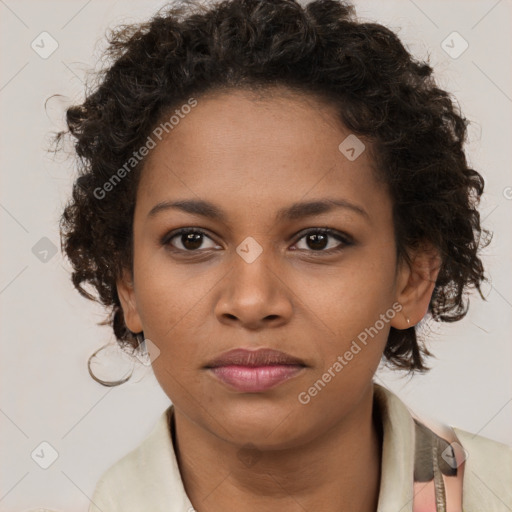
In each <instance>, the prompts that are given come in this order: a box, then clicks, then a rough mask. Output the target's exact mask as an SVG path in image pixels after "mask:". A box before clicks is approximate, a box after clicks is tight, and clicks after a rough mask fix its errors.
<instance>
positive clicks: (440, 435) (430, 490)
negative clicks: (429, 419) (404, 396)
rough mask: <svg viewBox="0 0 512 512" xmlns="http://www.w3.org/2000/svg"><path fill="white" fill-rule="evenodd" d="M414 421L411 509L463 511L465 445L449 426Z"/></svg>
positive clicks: (416, 510)
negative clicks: (412, 496)
mask: <svg viewBox="0 0 512 512" xmlns="http://www.w3.org/2000/svg"><path fill="white" fill-rule="evenodd" d="M414 424H415V457H414V500H413V512H462V482H463V478H464V462H465V459H466V452H465V450H464V448H463V447H462V445H461V444H460V443H459V440H458V439H457V436H456V435H455V432H454V431H453V429H452V428H450V427H448V426H445V425H442V426H439V425H438V426H435V427H433V426H432V425H431V428H429V427H427V426H426V425H425V424H424V423H423V422H420V421H419V420H417V419H416V418H415V419H414Z"/></svg>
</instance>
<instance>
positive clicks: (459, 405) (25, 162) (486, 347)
mask: <svg viewBox="0 0 512 512" xmlns="http://www.w3.org/2000/svg"><path fill="white" fill-rule="evenodd" d="M162 5H163V2H161V1H144V2H143V1H142V0H138V1H135V0H131V1H123V2H121V1H113V0H108V1H105V0H101V1H100V0H89V1H82V0H80V1H77V0H74V1H66V2H65V1H53V2H52V1H35V0H33V1H22V0H17V1H15V0H0V16H1V18H0V20H1V21H0V37H1V41H2V60H1V77H0V106H1V122H2V135H1V141H0V159H1V195H0V229H1V236H2V245H1V258H2V259H1V261H2V267H1V275H0V308H1V310H0V311H1V318H0V326H1V335H2V336H1V343H2V355H1V357H0V371H1V396H0V430H1V434H2V445H1V452H0V460H1V461H2V464H1V469H0V471H1V473H0V510H1V511H18V510H19V511H21V510H29V509H31V508H36V507H47V508H51V509H54V510H62V511H63V510H66V511H75V510H77V511H78V510H83V511H85V510H86V509H87V507H88V504H89V498H88V497H89V496H91V493H92V491H93V488H94V486H95V483H96V481H97V480H98V478H99V476H100V474H101V473H102V472H103V471H104V470H105V469H106V468H107V467H108V466H109V465H111V464H112V463H113V462H114V461H115V460H117V459H118V458H119V457H121V456H122V455H124V454H125V453H127V452H128V451H129V450H130V449H132V448H134V447H135V446H136V445H137V444H138V443H139V442H140V441H141V440H142V439H143V438H144V437H145V436H146V435H147V434H148V432H149V431H150V429H151V428H152V426H153V424H154V423H155V421H156V419H157V418H158V416H159V415H160V414H161V412H162V411H163V410H164V409H165V408H166V407H167V406H168V403H169V402H168V399H167V397H166V396H165V395H164V393H163V392H162V391H161V390H160V388H159V386H158V384H157V383H156V381H155V379H154V377H153V375H152V373H151V370H150V369H146V371H145V372H144V371H141V370H138V374H137V380H138V382H134V381H130V382H129V383H128V384H125V385H123V386H121V387H118V388H104V387H102V386H100V385H99V384H97V383H95V382H94V381H93V380H92V379H91V378H90V377H89V375H88V373H87V368H86V361H87V358H88V356H89V355H90V354H91V353H92V352H93V351H94V350H95V349H97V348H98V347H100V346H101V345H102V344H104V343H106V342H108V341H113V336H112V335H111V333H110V329H109V328H108V327H99V326H97V325H96V323H97V322H98V321H100V320H101V319H102V318H103V311H102V309H101V308H100V307H99V306H97V305H94V304H91V303H89V302H88V301H86V300H85V299H82V298H81V297H80V296H79V295H78V293H77V292H76V291H75V290H74V289H73V287H72V285H71V282H70V279H69V275H68V269H69V267H68V264H67V263H66V262H65V261H64V260H63V258H62V255H61V254H60V251H59V252H57V254H55V255H54V256H53V257H50V256H51V253H48V255H47V259H48V261H46V262H43V261H41V260H40V258H41V257H43V256H44V253H42V252H41V249H40V246H36V244H37V243H40V244H44V243H45V242H40V240H41V239H42V238H43V237H47V238H48V239H49V240H50V241H51V242H52V243H53V244H54V245H55V246H57V247H58V246H59V235H58V228H57V222H58V217H59V215H60V213H61V210H62V207H63V204H64V202H65V201H66V199H67V196H68V194H69V192H70V187H71V180H72V177H73V160H72V159H69V158H68V159H66V158H64V157H63V156H62V155H61V156H58V157H57V158H54V157H53V156H52V155H49V154H48V153H46V151H45V148H46V147H47V145H48V134H49V132H51V131H55V130H58V129H59V128H61V127H62V126H63V113H64V108H65V107H66V106H67V105H69V104H71V103H73V102H77V101H79V100H80V98H81V97H82V94H83V83H82V81H83V79H84V72H85V70H87V69H90V68H93V67H94V66H95V65H96V63H97V59H98V57H99V55H100V52H101V49H102V48H104V46H105V43H104V40H103V35H104V33H105V29H106V28H107V27H113V26H115V25H117V24H119V23H126V22H134V21H139V20H141V19H145V18H147V17H149V16H150V15H151V14H153V13H154V12H155V11H156V9H157V8H158V7H160V6H162ZM356 7H357V10H358V14H359V15H360V17H362V18H364V19H368V20H377V21H379V22H381V23H383V24H386V25H388V26H389V27H390V28H392V29H394V30H398V31H399V35H400V37H401V38H402V40H403V41H404V42H405V43H406V44H407V46H408V47H409V49H410V50H411V51H412V52H413V54H415V55H416V56H417V57H419V58H426V57H427V56H430V59H431V63H432V64H433V65H434V67H435V69H436V70H437V77H438V80H439V83H440V85H441V86H442V87H444V88H447V89H448V90H450V91H451V92H453V93H454V94H455V95H456V97H457V98H458V101H459V102H460V104H461V107H462V109H463V112H464V113H465V115H466V116H467V117H468V118H469V119H470V120H471V121H472V123H473V124H472V126H471V128H470V132H469V135H470V140H469V146H468V152H469V157H470V161H471V163H472V165H473V166H474V167H475V168H476V169H478V170H480V171H481V172H482V174H483V175H484V176H485V178H486V181H487V188H486V194H485V199H484V201H483V203H482V213H483V218H484V221H485V225H486V226H487V227H488V228H490V229H492V230H493V231H494V233H495V234H494V241H493V243H492V245H491V246H490V247H489V248H488V249H487V250H486V251H485V264H486V265H487V268H488V270H489V272H490V275H491V276H492V279H493V284H492V286H486V288H485V289H486V294H487V295H488V301H487V302H483V301H481V300H480V299H478V298H477V297H476V298H475V300H474V301H473V303H472V306H471V308H470V312H469V315H468V316H467V318H466V319H464V320H463V321H461V322H458V323H455V324H452V325H444V324H443V325H439V324H435V325H433V326H432V327H431V328H432V329H433V331H434V332H433V334H432V336H431V342H430V348H431V349H432V350H433V351H434V352H435V354H436V355H437V360H433V361H432V364H433V365H435V367H434V369H433V370H432V371H431V372H430V373H429V374H427V375H426V376H416V377H415V378H413V379H412V380H409V379H407V378H398V376H395V375H391V374H390V373H389V372H387V371H380V372H379V374H378V381H379V382H381V383H384V384H385V385H387V386H388V387H389V388H390V389H392V390H393V391H395V392H396V393H397V394H398V395H399V396H400V397H401V398H402V399H403V400H404V401H405V402H406V403H407V404H408V405H409V406H410V407H411V409H412V410H413V411H414V412H416V413H417V414H422V415H425V416H427V417H433V418H436V419H438V420H439V421H443V422H446V423H449V424H451V425H455V426H458V427H460V428H463V429H465V430H468V431H471V432H474V433H479V434H480V435H484V436H487V437H490V438H492V439H495V440H499V441H502V442H506V443H512V429H511V424H512V404H511V400H512V386H511V379H512V372H511V371H510V368H511V361H512V357H511V355H512V346H511V343H510V342H511V332H512V315H511V307H512V305H511V304H512V292H511V289H512V286H511V285H512V275H511V272H510V267H511V265H510V263H511V262H510V259H511V258H510V255H511V253H512V248H511V244H512V231H511V229H510V224H511V222H510V221H511V213H512V200H511V197H512V188H510V187H512V176H511V169H512V165H511V163H512V162H511V160H512V159H511V141H512V134H511V123H510V114H511V106H512V99H511V96H512V92H511V89H512V88H511V83H512V79H511V78H512V77H511V69H510V65H509V62H510V55H511V49H512V48H511V35H510V34H511V30H510V19H512V4H511V2H510V1H507V0H501V1H495V0H492V1H483V0H482V1H473V2H468V1H449V2H446V1H443V2H441V1H437V2H435V1H432V0H429V1H426V0H421V1H420V0H415V1H412V0H401V1H389V0H387V1H383V2H376V1H368V0H362V1H356ZM43 31H47V32H49V33H50V34H51V36H52V37H53V38H54V39H55V40H56V41H57V42H58V45H59V46H58V49H57V50H56V51H55V52H54V53H53V54H52V55H51V56H49V57H48V58H47V59H43V58H41V57H40V56H39V55H38V54H37V53H36V52H35V51H34V50H33V49H32V48H31V43H32V41H33V40H34V39H36V42H37V41H39V40H40V39H38V36H39V34H40V33H41V32H43ZM453 31H457V32H459V33H460V34H461V35H462V37H463V38H464V39H465V40H466V41H467V42H468V43H469V47H468V49H467V50H466V51H465V52H464V53H463V54H462V55H461V56H460V57H458V58H456V59H454V58H452V57H450V56H449V55H448V54H447V53H446V52H445V51H444V50H443V49H442V47H441V43H442V41H443V40H445V39H446V38H447V36H449V35H450V34H451V33H452V32H453ZM448 43H449V44H450V45H452V46H454V47H455V50H457V48H460V46H457V45H459V44H460V41H459V42H458V41H457V40H455V42H454V43H453V44H451V43H450V39H448ZM39 44H41V43H39ZM45 48H48V46H45ZM56 93H58V94H62V95H64V98H60V99H53V100H50V101H49V102H48V107H47V110H45V108H44V103H45V100H46V99H47V98H49V97H50V96H51V95H53V94H56ZM34 246H36V249H35V250H34V251H35V252H36V254H34V252H33V250H32V249H33V247H34ZM38 248H39V252H38ZM43 249H44V246H43ZM37 255H38V256H39V257H37ZM143 370H144V369H143ZM42 441H47V442H49V443H50V444H51V445H52V446H53V447H54V449H55V450H56V451H57V452H58V458H57V460H56V461H55V462H54V463H53V464H52V465H51V466H50V467H49V468H48V469H46V470H45V469H42V468H40V467H39V466H38V465H37V464H36V463H35V462H34V460H33V459H32V458H31V453H32V451H33V450H34V449H35V448H37V447H38V446H39V445H40V443H41V442H42ZM40 450H41V449H40V448H39V451H38V452H37V453H41V451H40ZM43 452H44V457H48V456H49V455H48V453H49V452H48V449H46V452H45V451H44V449H43ZM44 457H43V456H41V459H42V458H44Z"/></svg>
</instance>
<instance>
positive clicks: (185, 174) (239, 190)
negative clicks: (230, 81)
mask: <svg viewBox="0 0 512 512" xmlns="http://www.w3.org/2000/svg"><path fill="white" fill-rule="evenodd" d="M178 110H179V107H178ZM188 110H189V109H187V111H188ZM174 112H176V110H175V111H174ZM170 115H172V113H170ZM347 137H354V135H353V134H351V133H350V131H349V130H347V128H346V127H345V126H344V125H343V124H342V122H341V121H340V120H339V117H338V113H337V111H336V109H335V107H334V106H333V105H330V104H329V103H327V102H326V101H322V100H320V99H318V98H316V97H315V96H308V95H304V94H298V93H291V92H290V91H286V90H282V89H275V90H273V91H272V93H271V94H268V95H264V94H254V93H252V92H248V91H239V90H235V91H233V90H231V91H225V92H221V93H214V94H207V95H204V96H200V97H198V98H197V106H195V107H194V108H193V109H190V111H189V112H188V113H187V114H182V115H181V116H180V119H179V122H178V123H177V124H176V125H174V127H173V128H172V130H169V133H167V134H165V135H164V136H163V137H162V140H161V141H158V142H157V145H156V147H155V148H154V149H153V150H152V151H151V153H150V154H149V155H148V159H147V161H146V164H145V166H144V170H143V172H142V176H141V181H140V184H139V194H138V196H139V198H140V199H141V200H142V201H146V202H153V203H155V202H158V201H161V200H166V199H169V196H172V197H176V198H180V197H185V196H186V197H191V196H196V197H200V198H205V197H208V198H211V199H212V200H214V199H218V200H219V201H221V202H222V201H223V202H228V203H229V202H231V203H233V202H234V201H236V200H237V199H241V200H244V201H246V204H247V205H249V204H250V203H253V204H256V203H257V202H258V201H260V204H261V201H270V202H272V203H282V202H295V201H297V200H299V199H301V198H302V197H304V196H307V195H325V193H327V192H328V193H329V194H330V195H332V192H333V190H339V191H340V192H341V193H342V194H343V193H345V194H348V195H350V196H351V197H352V199H354V200H356V199H362V198H363V196H364V195H368V194H369V195H370V196H371V193H372V191H373V192H379V191H380V192H381V193H382V184H379V183H378V182H377V181H376V179H375V173H374V170H373V167H372V165H373V162H372V160H371V158H370V156H369V154H368V151H362V153H361V154H360V155H359V156H358V157H357V158H356V159H354V160H350V159H349V158H347V157H346V155H344V153H343V152H342V151H340V144H342V145H343V142H344V141H345V140H347ZM349 140H351V139H349ZM360 142H361V144H363V143H362V141H360ZM356 149H357V150H358V151H359V149H360V148H359V147H358V148H356ZM147 207H148V208H149V207H150V205H149V204H148V205H147Z"/></svg>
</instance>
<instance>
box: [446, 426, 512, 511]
mask: <svg viewBox="0 0 512 512" xmlns="http://www.w3.org/2000/svg"><path fill="white" fill-rule="evenodd" d="M453 430H454V432H455V434H456V435H457V438H458V439H459V442H460V444H461V445H462V447H463V448H464V450H465V457H466V460H465V469H464V486H463V489H464V491H463V493H464V494H463V503H464V512H473V511H475V512H476V511H480V510H482V507H484V508H485V511H486V512H494V511H496V512H498V511H504V510H512V448H511V447H510V446H508V445H506V444H503V443H499V442H497V441H493V440H491V439H488V438H486V437H483V436H479V435H475V434H471V433H470V432H466V431H465V430H461V429H458V428H455V427H454V428H453Z"/></svg>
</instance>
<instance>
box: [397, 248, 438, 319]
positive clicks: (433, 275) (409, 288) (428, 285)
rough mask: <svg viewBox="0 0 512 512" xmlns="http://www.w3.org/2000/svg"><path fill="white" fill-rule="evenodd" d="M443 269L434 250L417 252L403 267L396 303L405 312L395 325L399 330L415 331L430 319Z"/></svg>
mask: <svg viewBox="0 0 512 512" xmlns="http://www.w3.org/2000/svg"><path fill="white" fill-rule="evenodd" d="M440 268H441V257H440V256H439V252H438V251H437V249H435V248H433V247H431V246H429V247H425V246H424V247H422V248H421V249H418V250H416V251H414V253H412V254H411V255H410V262H405V261H404V262H402V263H401V268H400V269H399V272H398V276H397V297H396V300H397V302H399V303H400V304H401V305H402V310H401V314H399V315H396V316H395V318H394V319H393V321H392V322H391V325H392V326H393V327H394V328H395V329H408V328H409V327H413V326H414V325H416V324H417V323H418V322H420V321H421V320H422V319H423V317H424V316H425V315H426V313H427V311H428V306H429V303H430V299H431V298H432V293H433V291H434V287H435V285H436V280H437V276H438V274H439V270H440Z"/></svg>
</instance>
